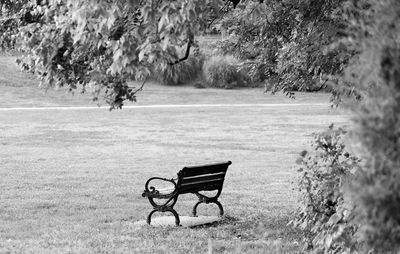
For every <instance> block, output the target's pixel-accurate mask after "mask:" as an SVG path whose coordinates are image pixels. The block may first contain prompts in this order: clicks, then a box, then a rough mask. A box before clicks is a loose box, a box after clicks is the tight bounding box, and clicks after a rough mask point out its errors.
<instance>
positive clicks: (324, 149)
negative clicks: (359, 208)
mask: <svg viewBox="0 0 400 254" xmlns="http://www.w3.org/2000/svg"><path fill="white" fill-rule="evenodd" d="M345 134H346V132H345V131H344V130H343V129H341V128H338V129H335V128H333V125H331V126H330V127H329V129H328V130H327V131H325V132H323V133H321V134H318V135H315V141H314V143H313V146H314V147H315V150H314V151H313V152H311V153H308V152H307V151H303V152H302V153H301V157H300V158H299V159H298V161H297V163H298V164H299V165H301V167H300V169H299V170H298V171H299V172H301V177H300V179H299V190H300V193H301V202H300V203H301V206H300V208H299V209H298V211H297V212H296V215H295V218H294V219H293V220H292V221H291V222H290V223H291V224H292V225H294V226H295V227H298V228H300V229H302V230H303V231H304V233H305V250H307V251H313V252H315V253H344V252H346V253H348V252H350V251H352V249H354V248H355V247H356V242H355V241H354V240H353V238H354V237H353V236H354V233H355V232H356V230H357V226H356V225H355V224H354V223H353V222H352V221H351V218H352V215H353V210H354V208H353V206H352V205H351V203H349V202H348V200H347V197H345V195H344V193H345V192H344V187H345V186H346V183H347V182H348V181H349V180H350V179H351V178H352V177H353V176H354V174H355V172H357V171H358V170H359V159H357V158H356V157H354V156H352V155H350V154H349V153H348V152H347V151H346V149H345V145H344V144H343V137H344V136H345Z"/></svg>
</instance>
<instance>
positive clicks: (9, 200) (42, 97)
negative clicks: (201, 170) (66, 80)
mask: <svg viewBox="0 0 400 254" xmlns="http://www.w3.org/2000/svg"><path fill="white" fill-rule="evenodd" d="M13 61H14V58H13V57H4V56H3V57H1V58H0V108H10V107H30V106H68V105H75V106H76V105H93V103H92V102H90V96H87V95H85V96H80V95H75V96H73V97H71V96H70V95H67V94H66V93H65V92H64V91H61V90H59V91H49V92H48V93H47V94H45V93H44V92H43V91H42V90H40V89H38V88H36V85H37V82H36V81H34V80H33V79H32V77H31V76H29V75H27V74H23V73H20V72H18V71H17V69H16V67H15V66H14V65H13V64H12V62H13ZM328 97H329V96H328V95H324V94H299V95H298V96H297V99H296V100H294V101H293V100H291V99H289V98H286V97H284V96H282V95H276V96H271V95H266V94H263V93H262V90H261V89H241V90H228V91H226V90H215V89H195V88H192V87H161V86H158V85H155V84H149V85H148V86H146V87H145V90H144V91H143V93H141V94H139V96H138V100H139V103H138V104H139V105H154V104H163V105H164V104H212V103H239V104H240V103H274V104H279V103H296V104H302V105H298V106H278V107H234V108H233V107H183V108H180V107H176V108H137V109H132V108H129V109H123V110H117V111H112V112H109V111H108V110H107V109H104V108H103V109H91V110H32V111H26V110H13V111H4V110H3V111H2V110H0V162H1V167H0V190H1V191H0V202H1V206H0V253H8V252H10V253H206V252H207V251H208V249H209V247H210V246H209V243H210V242H211V248H212V250H213V253H277V252H278V253H279V252H280V253H297V252H298V251H299V250H300V245H299V234H298V232H296V231H295V230H292V229H291V228H290V227H288V226H286V224H287V222H288V220H289V219H290V213H291V212H292V211H293V210H294V209H295V208H296V202H297V199H296V195H297V192H296V190H294V188H295V185H293V184H292V181H293V180H294V179H295V177H296V167H295V163H294V161H295V159H296V158H297V154H298V153H299V152H300V151H301V150H302V149H304V148H308V147H309V142H310V141H311V134H312V133H313V132H316V131H320V130H323V129H324V128H326V127H327V126H328V125H329V124H330V123H332V122H334V123H337V124H338V125H347V124H348V115H347V114H345V113H344V112H341V111H336V110H333V109H330V108H329V104H328ZM324 102H325V103H326V105H319V106H310V105H307V103H324ZM225 160H231V161H232V162H233V164H232V165H231V166H230V168H229V170H228V173H227V178H226V180H225V185H224V189H223V192H222V195H221V198H220V201H221V203H222V204H223V206H224V209H225V213H226V217H225V219H224V220H223V221H222V222H221V223H218V224H215V225H211V226H205V227H195V228H181V227H178V228H176V227H170V228H153V227H150V226H144V227H138V226H135V225H134V222H136V221H138V220H142V219H145V217H146V216H147V214H148V212H149V211H150V210H151V206H150V204H149V203H148V201H147V200H146V199H144V198H142V197H141V192H142V190H143V188H144V183H145V181H146V180H147V179H148V178H149V177H151V176H162V177H174V176H175V174H176V172H177V171H179V170H180V169H181V168H182V167H183V166H188V165H197V164H204V163H210V162H215V161H225ZM195 201H196V199H195V197H194V196H191V195H184V196H182V198H180V199H179V200H178V203H177V205H176V210H177V211H178V213H180V214H181V215H189V214H190V211H191V208H192V206H193V205H194V203H195ZM217 212H218V209H217V207H213V206H211V207H207V206H200V207H199V212H198V214H199V215H207V214H208V215H215V214H217Z"/></svg>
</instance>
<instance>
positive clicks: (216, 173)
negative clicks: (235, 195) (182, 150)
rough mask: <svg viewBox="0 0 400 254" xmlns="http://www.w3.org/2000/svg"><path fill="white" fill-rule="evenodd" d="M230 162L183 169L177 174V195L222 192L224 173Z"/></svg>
mask: <svg viewBox="0 0 400 254" xmlns="http://www.w3.org/2000/svg"><path fill="white" fill-rule="evenodd" d="M231 164H232V162H230V161H228V162H224V163H217V164H210V165H203V166H195V167H184V168H183V169H182V170H181V171H179V173H178V182H177V188H178V189H179V193H181V194H184V193H196V192H199V191H212V190H222V185H223V183H224V179H225V174H226V171H227V169H228V167H229V165H231Z"/></svg>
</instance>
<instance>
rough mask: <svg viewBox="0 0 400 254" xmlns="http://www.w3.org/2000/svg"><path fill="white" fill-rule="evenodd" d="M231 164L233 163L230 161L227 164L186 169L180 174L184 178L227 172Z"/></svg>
mask: <svg viewBox="0 0 400 254" xmlns="http://www.w3.org/2000/svg"><path fill="white" fill-rule="evenodd" d="M230 164H231V162H230V161H228V162H225V163H218V164H210V165H203V166H196V167H184V168H183V169H182V170H181V171H180V174H182V176H183V177H189V176H197V175H204V174H213V173H219V172H226V170H227V169H228V166H229V165H230Z"/></svg>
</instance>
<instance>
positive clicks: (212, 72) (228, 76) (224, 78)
mask: <svg viewBox="0 0 400 254" xmlns="http://www.w3.org/2000/svg"><path fill="white" fill-rule="evenodd" d="M203 77H204V79H205V81H206V83H207V84H208V85H209V86H211V87H216V88H235V87H240V86H243V85H244V84H245V82H246V77H245V75H244V74H243V73H242V72H241V71H240V70H239V61H238V60H237V59H235V58H234V57H233V56H227V55H225V56H213V57H211V58H209V59H207V60H206V61H205V62H204V65H203Z"/></svg>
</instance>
